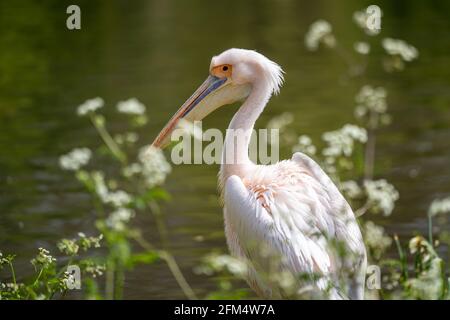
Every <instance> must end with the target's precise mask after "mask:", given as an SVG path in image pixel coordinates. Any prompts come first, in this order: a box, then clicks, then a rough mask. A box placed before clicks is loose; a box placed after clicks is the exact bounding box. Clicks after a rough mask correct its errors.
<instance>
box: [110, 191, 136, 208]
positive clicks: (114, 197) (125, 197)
mask: <svg viewBox="0 0 450 320" xmlns="http://www.w3.org/2000/svg"><path fill="white" fill-rule="evenodd" d="M131 200H132V199H131V196H130V195H129V194H128V193H126V192H125V191H123V190H117V191H113V192H108V193H107V195H106V198H105V202H106V203H110V204H111V205H113V206H114V207H116V208H118V207H123V206H125V205H127V204H129V203H130V202H131Z"/></svg>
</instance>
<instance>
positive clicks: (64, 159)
mask: <svg viewBox="0 0 450 320" xmlns="http://www.w3.org/2000/svg"><path fill="white" fill-rule="evenodd" d="M91 157H92V151H91V150H90V149H88V148H76V149H73V150H72V151H70V152H69V153H68V154H65V155H62V156H61V157H59V165H60V167H61V168H62V169H64V170H70V171H77V170H79V169H80V168H81V167H83V166H85V165H86V164H88V162H89V160H90V159H91Z"/></svg>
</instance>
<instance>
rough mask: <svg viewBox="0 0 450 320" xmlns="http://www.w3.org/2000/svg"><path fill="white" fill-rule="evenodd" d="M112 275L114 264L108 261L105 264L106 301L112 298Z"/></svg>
mask: <svg viewBox="0 0 450 320" xmlns="http://www.w3.org/2000/svg"><path fill="white" fill-rule="evenodd" d="M114 274H115V263H114V261H111V258H110V260H109V261H108V263H107V269H106V277H105V278H106V279H105V280H106V284H105V296H106V300H113V298H114V282H115V281H114Z"/></svg>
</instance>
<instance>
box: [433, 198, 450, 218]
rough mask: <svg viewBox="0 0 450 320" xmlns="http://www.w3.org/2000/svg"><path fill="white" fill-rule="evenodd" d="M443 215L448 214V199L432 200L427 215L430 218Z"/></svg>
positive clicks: (449, 200)
mask: <svg viewBox="0 0 450 320" xmlns="http://www.w3.org/2000/svg"><path fill="white" fill-rule="evenodd" d="M444 213H450V197H448V198H445V199H436V200H434V201H433V202H432V203H431V205H430V207H429V209H428V214H429V215H431V216H432V217H433V216H437V215H439V214H444Z"/></svg>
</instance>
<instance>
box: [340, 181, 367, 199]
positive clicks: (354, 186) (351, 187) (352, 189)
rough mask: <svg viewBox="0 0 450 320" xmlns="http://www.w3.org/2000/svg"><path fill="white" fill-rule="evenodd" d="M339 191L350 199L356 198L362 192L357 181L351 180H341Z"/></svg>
mask: <svg viewBox="0 0 450 320" xmlns="http://www.w3.org/2000/svg"><path fill="white" fill-rule="evenodd" d="M341 191H342V192H343V193H344V194H345V195H346V196H347V197H349V198H350V199H357V198H359V197H361V195H362V194H363V191H362V190H361V188H360V187H359V185H358V183H356V181H353V180H348V181H344V182H342V183H341Z"/></svg>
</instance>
